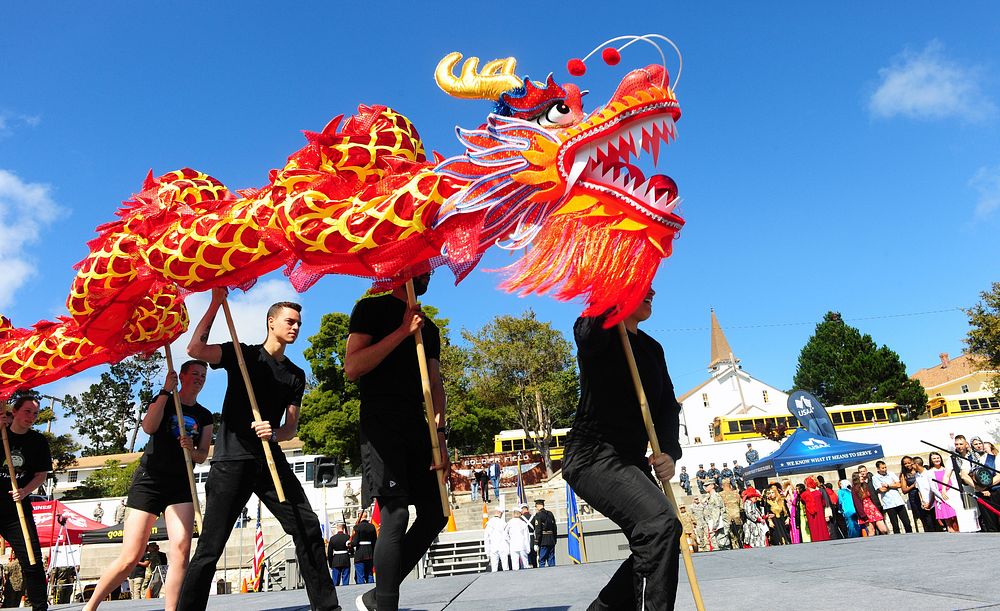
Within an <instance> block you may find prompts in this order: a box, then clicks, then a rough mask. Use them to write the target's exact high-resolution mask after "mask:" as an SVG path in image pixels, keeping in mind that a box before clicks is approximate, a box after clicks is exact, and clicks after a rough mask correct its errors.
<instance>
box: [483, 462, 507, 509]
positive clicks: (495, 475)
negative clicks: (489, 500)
mask: <svg viewBox="0 0 1000 611" xmlns="http://www.w3.org/2000/svg"><path fill="white" fill-rule="evenodd" d="M502 472H503V470H502V469H501V468H500V459H499V458H494V459H493V461H492V462H491V463H490V466H489V467H487V469H486V474H487V475H488V476H489V477H490V483H491V484H492V485H493V498H495V499H499V498H500V474H501V473H502Z"/></svg>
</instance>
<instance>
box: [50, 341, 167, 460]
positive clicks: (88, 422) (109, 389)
mask: <svg viewBox="0 0 1000 611" xmlns="http://www.w3.org/2000/svg"><path fill="white" fill-rule="evenodd" d="M163 361H164V358H163V355H162V354H160V353H159V352H153V353H152V354H150V355H148V356H142V355H137V356H133V357H129V358H127V359H125V360H124V361H121V362H120V363H116V364H114V365H112V366H111V367H110V369H109V370H108V371H107V372H105V373H102V374H101V381H100V382H98V383H97V384H92V385H91V386H90V389H89V390H87V391H85V392H83V393H81V394H80V396H78V397H74V396H72V395H66V398H65V399H63V405H64V406H65V408H66V412H67V413H68V414H69V415H71V416H73V417H74V418H75V419H76V430H77V432H78V433H79V434H80V435H81V436H82V437H84V438H85V439H86V440H87V444H86V445H84V446H83V455H84V456H100V455H102V454H115V453H123V452H132V451H133V450H134V449H135V441H136V436H137V435H138V432H139V426H140V423H141V420H142V414H143V412H144V411H145V409H146V407H147V406H148V405H149V403H150V402H151V401H152V400H153V388H154V385H155V383H156V382H158V381H159V380H160V379H162V374H163Z"/></svg>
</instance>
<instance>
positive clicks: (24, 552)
mask: <svg viewBox="0 0 1000 611" xmlns="http://www.w3.org/2000/svg"><path fill="white" fill-rule="evenodd" d="M0 494H4V495H6V494H7V493H6V492H0ZM21 507H23V508H24V521H25V523H26V524H27V526H28V536H29V537H30V538H31V547H32V548H34V550H35V564H30V563H29V561H28V548H27V547H26V546H25V544H24V534H23V533H22V532H21V521H20V520H18V519H17V507H16V506H15V505H14V503H13V502H12V501H11V500H10V496H8V497H7V498H6V499H4V502H3V503H2V504H0V536H2V537H3V538H4V539H6V540H7V542H8V543H10V546H11V547H12V548H14V556H15V557H16V558H17V560H18V562H20V563H21V572H22V574H23V575H24V587H25V591H26V593H27V595H28V601H29V602H30V603H31V608H32V609H48V608H49V604H48V594H47V593H46V592H45V569H44V568H43V564H42V563H43V562H44V559H43V558H42V548H41V547H39V546H38V531H36V530H35V520H33V519H32V517H31V515H32V514H31V503H29V502H28V501H21Z"/></svg>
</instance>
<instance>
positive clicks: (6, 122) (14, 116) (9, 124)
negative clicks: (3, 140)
mask: <svg viewBox="0 0 1000 611" xmlns="http://www.w3.org/2000/svg"><path fill="white" fill-rule="evenodd" d="M41 122H42V118H41V117H40V116H38V115H24V114H19V113H14V112H10V111H7V110H0V136H6V135H8V134H9V133H10V132H12V131H14V128H15V127H18V126H20V125H27V126H28V127H38V125H39V124H40V123H41Z"/></svg>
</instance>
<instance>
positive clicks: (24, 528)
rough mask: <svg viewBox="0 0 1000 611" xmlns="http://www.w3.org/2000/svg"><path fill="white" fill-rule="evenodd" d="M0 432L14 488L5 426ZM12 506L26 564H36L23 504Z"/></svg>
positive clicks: (12, 465) (14, 474)
mask: <svg viewBox="0 0 1000 611" xmlns="http://www.w3.org/2000/svg"><path fill="white" fill-rule="evenodd" d="M3 409H4V413H6V412H7V408H6V407H4V408H3ZM0 434H2V435H3V456H4V458H6V459H7V469H9V470H10V486H11V490H16V489H17V473H15V472H14V461H13V460H12V459H11V457H10V441H9V440H8V439H7V427H6V426H0ZM4 494H6V493H4ZM14 506H15V507H17V520H18V521H19V522H20V523H21V535H22V536H23V537H24V548H25V549H26V550H28V564H31V565H36V564H38V560H37V559H36V558H35V546H34V545H32V544H31V537H30V536H29V535H28V522H27V520H25V518H24V505H23V504H22V502H21V501H15V503H14Z"/></svg>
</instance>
